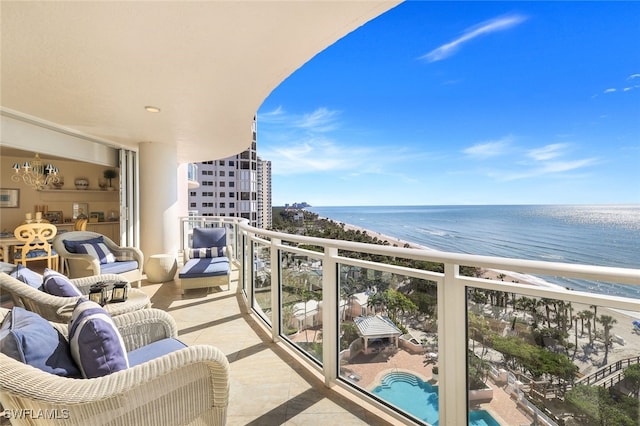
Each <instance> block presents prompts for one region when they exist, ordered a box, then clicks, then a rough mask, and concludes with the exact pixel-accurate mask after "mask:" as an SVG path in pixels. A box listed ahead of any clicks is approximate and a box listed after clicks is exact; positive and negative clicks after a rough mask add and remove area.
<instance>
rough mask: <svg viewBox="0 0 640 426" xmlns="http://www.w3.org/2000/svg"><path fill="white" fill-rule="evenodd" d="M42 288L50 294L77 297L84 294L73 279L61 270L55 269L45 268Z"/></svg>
mask: <svg viewBox="0 0 640 426" xmlns="http://www.w3.org/2000/svg"><path fill="white" fill-rule="evenodd" d="M42 288H43V289H44V291H46V292H47V293H49V294H52V295H54V296H60V297H77V296H82V292H81V291H80V290H78V287H76V286H75V285H73V283H72V282H71V280H70V279H69V278H67V277H66V276H64V275H62V274H61V273H60V272H57V271H54V270H53V269H49V268H45V270H44V279H43V281H42Z"/></svg>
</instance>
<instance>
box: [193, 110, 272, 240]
mask: <svg viewBox="0 0 640 426" xmlns="http://www.w3.org/2000/svg"><path fill="white" fill-rule="evenodd" d="M251 134H252V141H251V145H250V146H249V148H248V149H247V150H246V151H243V152H241V153H240V154H237V155H234V156H232V157H228V158H225V159H222V160H215V161H204V162H201V163H197V165H198V172H197V177H196V179H197V181H198V183H199V184H200V186H199V187H198V188H192V189H190V190H189V211H190V214H191V215H199V216H230V217H242V218H245V219H248V220H249V222H250V223H251V225H252V226H255V227H262V228H268V227H270V226H271V162H269V161H266V162H264V161H262V160H259V159H258V156H257V153H256V148H257V143H256V141H257V126H256V120H255V117H254V120H253V123H252V132H251ZM259 163H267V165H264V166H260V167H259V166H258V165H259Z"/></svg>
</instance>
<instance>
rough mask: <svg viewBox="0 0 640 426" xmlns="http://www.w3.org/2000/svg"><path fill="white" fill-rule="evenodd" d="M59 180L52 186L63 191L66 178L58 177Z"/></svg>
mask: <svg viewBox="0 0 640 426" xmlns="http://www.w3.org/2000/svg"><path fill="white" fill-rule="evenodd" d="M58 179H59V181H58V182H54V183H52V184H51V186H53V188H54V189H62V187H63V186H64V177H63V176H58Z"/></svg>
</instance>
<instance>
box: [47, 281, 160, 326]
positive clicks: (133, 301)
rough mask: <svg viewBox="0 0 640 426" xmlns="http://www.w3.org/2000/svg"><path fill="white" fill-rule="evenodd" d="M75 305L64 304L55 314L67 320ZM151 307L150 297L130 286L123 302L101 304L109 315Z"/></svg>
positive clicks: (62, 320)
mask: <svg viewBox="0 0 640 426" xmlns="http://www.w3.org/2000/svg"><path fill="white" fill-rule="evenodd" d="M75 307H76V304H75V303H71V304H69V305H65V306H63V307H61V308H60V309H58V311H57V312H56V314H57V315H58V318H59V319H60V321H61V322H69V320H71V315H72V314H73V309H74V308H75ZM150 307H151V299H149V296H147V294H146V293H145V292H144V291H142V290H139V289H137V288H130V289H129V291H128V292H127V300H125V301H124V302H110V303H107V304H106V305H104V306H103V308H104V310H105V311H107V312H108V313H109V315H111V316H112V317H113V316H116V315H122V314H126V313H127V312H133V311H138V310H140V309H147V308H150Z"/></svg>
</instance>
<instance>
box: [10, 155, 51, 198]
mask: <svg viewBox="0 0 640 426" xmlns="http://www.w3.org/2000/svg"><path fill="white" fill-rule="evenodd" d="M13 170H14V171H15V172H16V173H15V174H14V175H12V176H11V180H12V181H14V182H20V181H23V182H24V183H26V184H27V185H29V186H33V188H34V189H36V190H38V191H39V190H42V189H45V188H46V187H47V186H48V185H49V184H52V183H59V182H60V178H59V177H58V168H57V167H55V166H54V165H53V164H47V165H45V164H44V163H43V162H42V160H41V159H40V155H38V154H36V156H35V158H34V159H33V160H31V162H29V161H25V162H24V164H23V165H22V167H20V164H18V163H15V164H14V165H13Z"/></svg>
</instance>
